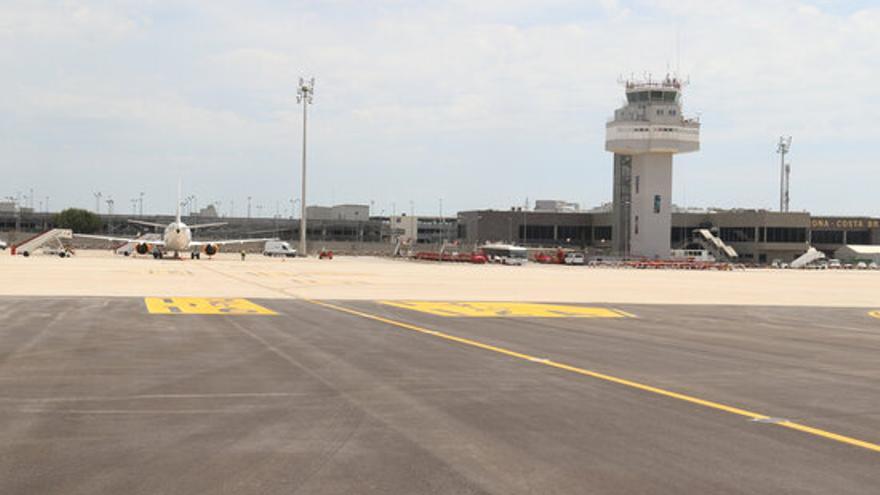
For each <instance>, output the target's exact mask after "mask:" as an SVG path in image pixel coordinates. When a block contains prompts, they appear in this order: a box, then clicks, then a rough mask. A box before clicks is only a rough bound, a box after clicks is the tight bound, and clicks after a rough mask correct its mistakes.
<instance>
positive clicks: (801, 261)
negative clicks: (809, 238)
mask: <svg viewBox="0 0 880 495" xmlns="http://www.w3.org/2000/svg"><path fill="white" fill-rule="evenodd" d="M823 259H825V253H823V252H822V251H819V250H818V249H816V248H814V247H812V246H811V247H810V249H807V252H806V253H804V254H802V255H800V256H798V257H797V259H795V260H794V261H792V262H791V265H790V266H791V267H792V268H804V267H806V266H807V265H809V264H810V263H815V262H816V261H819V260H823Z"/></svg>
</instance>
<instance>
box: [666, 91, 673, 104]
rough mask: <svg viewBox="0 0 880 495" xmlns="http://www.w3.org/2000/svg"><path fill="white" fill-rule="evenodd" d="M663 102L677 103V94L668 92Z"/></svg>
mask: <svg viewBox="0 0 880 495" xmlns="http://www.w3.org/2000/svg"><path fill="white" fill-rule="evenodd" d="M663 101H668V102H674V101H675V92H674V91H667V92H665V93H663Z"/></svg>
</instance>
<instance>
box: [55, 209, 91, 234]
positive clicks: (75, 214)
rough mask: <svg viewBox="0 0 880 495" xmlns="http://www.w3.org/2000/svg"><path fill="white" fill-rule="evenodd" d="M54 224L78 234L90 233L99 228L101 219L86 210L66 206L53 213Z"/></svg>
mask: <svg viewBox="0 0 880 495" xmlns="http://www.w3.org/2000/svg"><path fill="white" fill-rule="evenodd" d="M55 226H56V227H58V228H61V229H71V230H73V231H74V232H77V233H79V234H92V233H95V232H98V231H99V230H101V219H100V218H99V217H98V215H95V214H94V213H92V212H90V211H88V210H82V209H79V208H68V209H66V210H63V211H62V212H60V213H58V214H57V215H55Z"/></svg>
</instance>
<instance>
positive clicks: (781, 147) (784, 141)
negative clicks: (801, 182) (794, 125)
mask: <svg viewBox="0 0 880 495" xmlns="http://www.w3.org/2000/svg"><path fill="white" fill-rule="evenodd" d="M789 150H791V136H779V144H778V145H777V146H776V152H777V153H779V211H788V209H787V208H786V205H785V197H786V196H788V190H787V187H786V184H785V155H786V154H788V152H789Z"/></svg>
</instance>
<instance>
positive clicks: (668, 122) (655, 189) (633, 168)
mask: <svg viewBox="0 0 880 495" xmlns="http://www.w3.org/2000/svg"><path fill="white" fill-rule="evenodd" d="M625 86H626V104H624V106H623V107H621V108H619V109H617V110H616V111H615V112H614V118H613V119H612V120H611V121H609V122H608V123H607V124H606V125H605V150H606V151H611V152H613V153H614V192H613V204H614V213H613V218H614V220H613V227H612V228H613V231H612V238H613V239H614V251H615V252H616V254H618V255H619V256H627V257H628V256H633V257H645V258H651V259H665V258H669V257H670V255H671V253H670V237H671V230H672V229H671V228H672V155H674V154H675V153H688V152H691V151H697V150H699V149H700V123H699V122H698V121H697V120H693V119H686V118H684V116H683V115H682V113H681V89H682V83H681V81H679V80H678V79H675V78H670V77H668V76H667V78H666V79H664V80H662V81H660V82H652V81H651V80H650V79H649V80H647V81H626V82H625Z"/></svg>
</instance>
